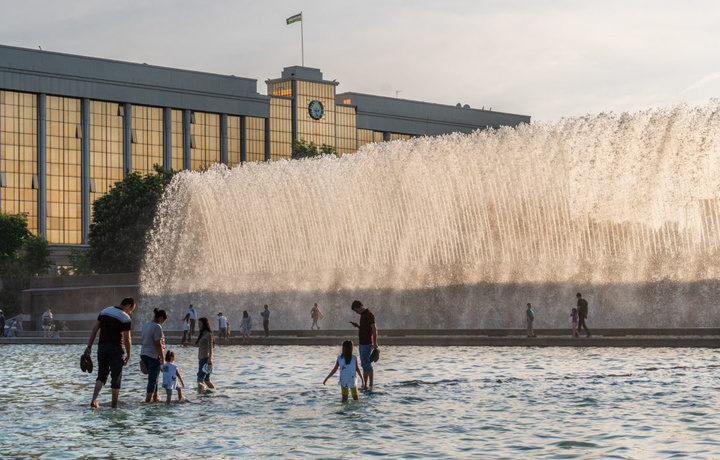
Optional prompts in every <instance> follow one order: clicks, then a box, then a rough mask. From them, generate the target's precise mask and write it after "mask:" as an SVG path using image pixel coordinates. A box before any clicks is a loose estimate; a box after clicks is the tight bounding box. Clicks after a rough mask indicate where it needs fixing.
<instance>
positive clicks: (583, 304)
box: [575, 292, 592, 338]
mask: <svg viewBox="0 0 720 460" xmlns="http://www.w3.org/2000/svg"><path fill="white" fill-rule="evenodd" d="M575 297H577V299H578V301H577V311H578V332H580V331H582V329H583V327H584V328H585V332H587V337H588V338H590V337H592V335H591V334H590V329H588V327H587V324H585V320H586V319H587V317H588V303H587V300H585V299H583V296H582V294H581V293H579V292H578V293H577V295H576V296H575Z"/></svg>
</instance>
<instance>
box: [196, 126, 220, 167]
mask: <svg viewBox="0 0 720 460" xmlns="http://www.w3.org/2000/svg"><path fill="white" fill-rule="evenodd" d="M194 114H195V122H194V123H192V124H191V125H190V131H191V135H192V136H193V139H194V141H195V142H194V145H193V146H192V149H191V150H190V169H192V170H193V171H202V170H205V169H207V168H209V167H210V165H213V164H215V163H220V115H217V114H214V113H204V112H194Z"/></svg>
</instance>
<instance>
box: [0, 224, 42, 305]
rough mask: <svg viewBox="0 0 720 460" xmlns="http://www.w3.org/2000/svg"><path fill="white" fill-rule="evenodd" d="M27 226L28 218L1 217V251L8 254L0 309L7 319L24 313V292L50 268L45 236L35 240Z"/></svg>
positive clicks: (0, 292) (2, 263)
mask: <svg viewBox="0 0 720 460" xmlns="http://www.w3.org/2000/svg"><path fill="white" fill-rule="evenodd" d="M27 225H28V224H27V216H26V215H14V216H9V215H7V214H4V213H0V247H2V248H3V249H2V250H3V251H4V252H3V254H2V255H0V257H2V262H1V265H2V272H1V274H2V290H0V305H2V309H3V311H4V312H5V314H6V315H7V317H11V316H14V315H16V314H18V313H20V312H21V311H22V291H23V290H25V289H27V288H28V287H29V286H30V278H31V277H32V276H33V275H34V274H44V273H47V271H48V269H49V268H50V261H49V259H48V257H49V256H50V250H49V249H48V243H47V240H46V239H45V237H43V236H42V235H36V236H33V235H32V234H31V233H30V231H29V230H28V228H27Z"/></svg>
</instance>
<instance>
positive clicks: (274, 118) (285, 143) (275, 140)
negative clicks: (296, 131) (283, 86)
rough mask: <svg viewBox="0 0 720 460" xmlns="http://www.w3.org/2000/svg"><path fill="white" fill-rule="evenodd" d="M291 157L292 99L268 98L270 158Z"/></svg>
mask: <svg viewBox="0 0 720 460" xmlns="http://www.w3.org/2000/svg"><path fill="white" fill-rule="evenodd" d="M291 157H292V100H291V99H283V98H277V97H274V98H272V99H271V100H270V159H271V160H273V161H276V160H280V159H283V158H286V159H290V158H291Z"/></svg>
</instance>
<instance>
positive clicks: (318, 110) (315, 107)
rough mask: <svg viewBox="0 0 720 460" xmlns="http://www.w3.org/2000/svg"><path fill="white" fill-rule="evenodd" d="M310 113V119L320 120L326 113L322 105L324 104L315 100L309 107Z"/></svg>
mask: <svg viewBox="0 0 720 460" xmlns="http://www.w3.org/2000/svg"><path fill="white" fill-rule="evenodd" d="M308 113H309V114H310V118H312V119H313V120H319V119H321V118H322V116H323V114H324V113H325V108H324V107H323V105H322V102H320V101H318V100H317V99H315V100H314V101H312V102H310V104H309V105H308Z"/></svg>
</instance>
